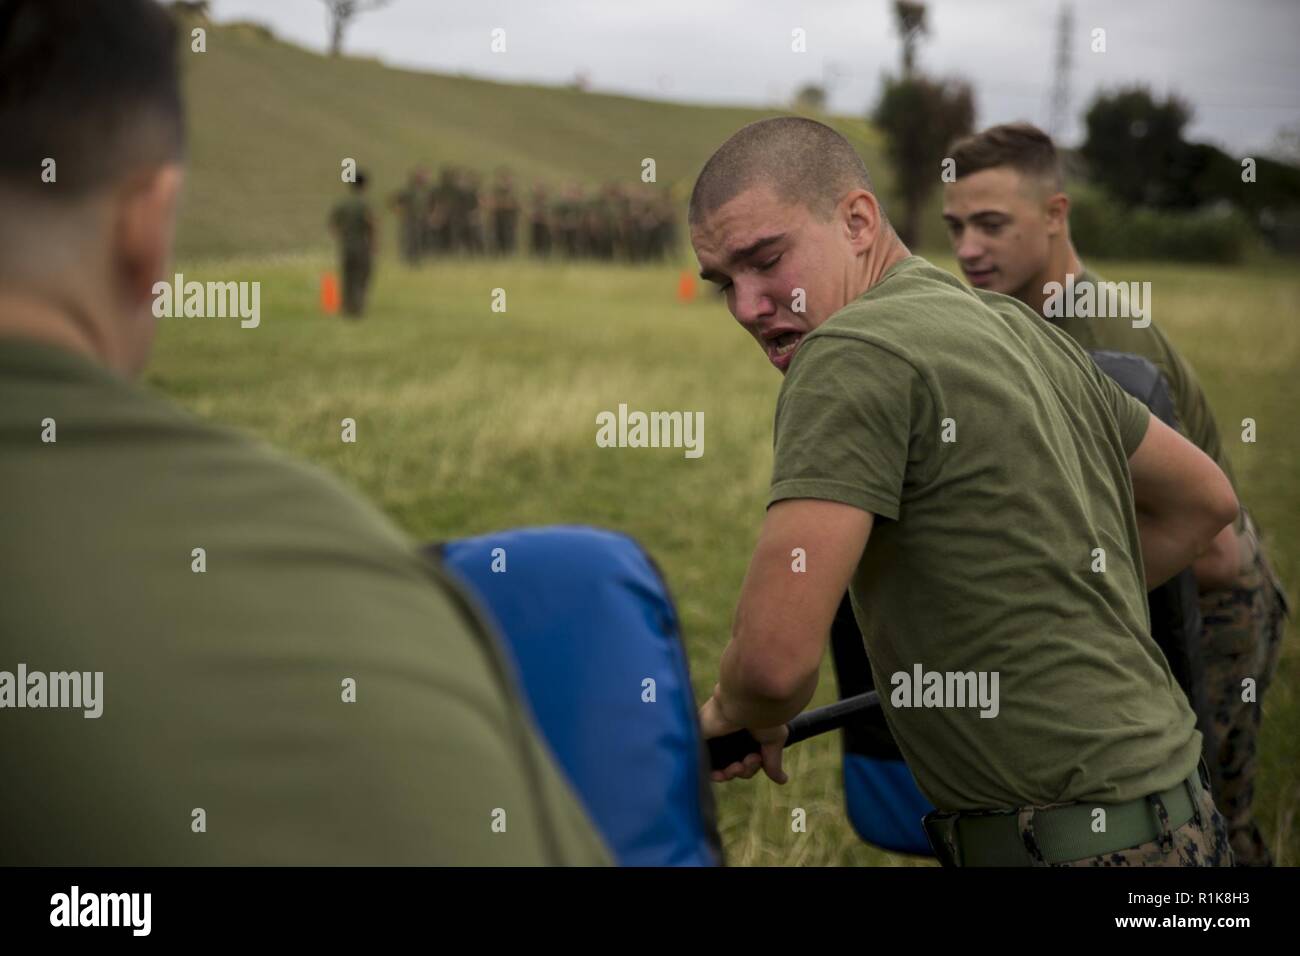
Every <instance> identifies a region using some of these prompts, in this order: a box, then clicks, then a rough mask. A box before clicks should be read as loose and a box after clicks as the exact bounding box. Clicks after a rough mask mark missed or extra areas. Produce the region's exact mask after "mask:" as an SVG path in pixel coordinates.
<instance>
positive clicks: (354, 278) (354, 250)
mask: <svg viewBox="0 0 1300 956" xmlns="http://www.w3.org/2000/svg"><path fill="white" fill-rule="evenodd" d="M365 189H366V175H365V173H362V172H360V171H358V172H357V178H356V181H355V182H353V183H352V194H351V195H350V196H348V197H347V198H345V199H341V200H339V202H338V204H337V205H336V206H335V207H334V211H333V212H332V213H331V214H330V230H331V231H332V232H333V233H334V235H335V237H336V238H337V239H338V241H339V254H340V272H341V274H342V282H343V313H344V314H345V315H348V316H351V317H352V318H360V317H361V315H362V313H363V312H364V311H365V307H366V290H367V289H368V288H369V286H370V274H371V268H372V264H373V258H374V248H375V221H374V216H373V215H371V212H370V204H369V203H367V202H366V199H365Z"/></svg>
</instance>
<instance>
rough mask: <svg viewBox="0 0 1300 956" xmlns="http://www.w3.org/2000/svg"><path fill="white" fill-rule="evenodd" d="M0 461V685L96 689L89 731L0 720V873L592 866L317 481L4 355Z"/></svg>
mask: <svg viewBox="0 0 1300 956" xmlns="http://www.w3.org/2000/svg"><path fill="white" fill-rule="evenodd" d="M46 419H52V420H53V427H54V428H55V429H56V431H55V433H54V437H55V438H56V441H54V442H45V441H42V434H43V431H45V430H46V429H47V426H48V424H49V423H48V422H46V423H44V424H43V422H44V420H46ZM0 461H3V465H2V466H0V500H2V501H3V509H2V510H0V516H2V517H0V574H2V575H3V576H2V578H0V671H8V672H10V673H16V671H17V667H18V665H19V664H20V663H23V664H26V666H27V669H28V671H44V672H51V671H73V670H75V671H83V672H95V671H102V672H103V702H102V706H103V713H102V716H100V717H98V718H96V719H87V718H85V717H83V713H82V711H81V710H53V709H31V708H29V709H9V708H6V709H3V710H0V759H2V761H3V765H4V768H5V774H4V776H5V779H4V785H3V786H0V819H3V820H4V834H5V835H4V839H3V840H0V864H6V865H8V864H78V865H136V864H146V865H152V864H308V865H314V864H437V865H478V864H484V865H510V864H544V865H554V864H607V863H609V862H610V856H609V854H608V851H607V849H606V848H605V846H604V844H603V842H602V841H601V839H600V837H599V836H598V835H597V833H596V831H595V830H594V828H593V826H592V824H591V823H590V822H589V819H588V818H587V816H586V814H585V812H584V810H583V809H582V808H581V806H580V805H579V803H578V801H577V799H576V797H575V795H574V794H573V793H572V791H571V790H570V788H569V785H568V783H567V782H566V780H565V779H564V778H562V776H561V773H560V771H559V770H558V769H557V767H556V765H555V764H553V762H552V759H551V757H550V756H549V752H548V751H547V749H546V746H545V744H544V743H543V742H542V741H541V739H540V738H539V737H538V736H537V734H536V733H535V731H534V730H533V729H532V727H531V725H530V722H529V718H528V715H527V713H526V711H525V708H524V706H523V705H521V703H520V702H519V700H518V698H517V697H516V694H515V691H514V690H513V683H512V681H511V680H510V678H509V677H508V676H507V670H506V667H507V665H506V664H505V663H504V662H503V657H502V653H501V651H500V650H499V649H498V647H497V646H496V644H495V643H494V639H493V638H492V636H491V635H490V633H489V631H488V629H487V628H486V627H485V626H484V624H483V622H482V621H481V620H480V619H479V617H478V616H477V614H476V613H475V612H474V611H473V610H472V609H471V608H470V607H469V606H468V605H467V604H466V602H465V600H464V598H463V597H461V596H460V594H459V592H458V591H457V590H456V589H455V588H454V587H453V586H452V585H450V584H449V583H448V581H447V579H446V578H445V577H444V576H443V574H442V572H441V571H439V570H438V569H437V568H436V567H434V566H432V565H431V564H429V563H427V562H426V561H424V560H423V559H422V558H421V557H420V556H419V555H418V554H417V553H416V552H415V551H414V550H413V548H412V547H411V546H410V544H409V543H408V542H407V541H406V540H405V539H404V538H403V537H402V536H401V535H400V534H399V533H398V532H397V531H396V530H395V529H394V528H393V527H392V526H391V525H390V524H389V523H388V521H387V520H386V519H384V518H383V517H382V516H381V515H380V514H379V513H378V512H377V511H375V510H374V509H372V508H371V507H369V506H368V505H367V504H365V503H364V502H363V501H362V500H361V499H359V498H358V497H357V496H356V495H355V494H352V493H350V492H348V491H347V490H345V489H344V488H343V487H342V486H341V485H339V484H338V483H336V482H335V481H334V480H332V479H331V478H329V477H327V476H326V475H325V474H323V473H321V472H320V471H317V470H315V469H313V468H310V467H306V466H304V465H301V464H298V463H296V462H294V461H291V460H289V459H286V458H284V457H281V456H280V455H278V454H276V453H275V452H273V451H271V450H270V449H268V448H266V447H263V446H262V445H260V444H258V443H256V442H255V441H253V440H251V439H250V438H248V437H245V436H243V435H241V434H239V433H236V432H233V431H230V430H227V429H224V428H218V427H214V426H211V425H208V424H206V423H204V422H202V421H199V420H197V419H195V418H193V417H191V416H190V415H188V414H186V413H183V412H182V411H180V410H178V409H176V408H174V407H172V406H171V405H169V404H168V403H166V402H164V401H162V400H160V399H158V398H156V397H153V396H152V395H150V394H148V393H147V392H145V391H143V390H141V389H140V388H138V387H136V386H134V385H132V384H130V383H128V382H126V381H125V380H122V379H120V378H118V377H117V376H115V375H114V374H112V373H111V372H109V371H107V370H105V369H103V368H101V367H99V366H97V365H95V364H93V363H92V362H90V361H89V360H87V359H85V358H82V357H80V356H77V355H74V354H72V353H68V352H64V351H61V350H57V349H54V348H50V347H47V346H43V345H38V344H35V343H28V342H22V341H17V340H8V341H6V340H0ZM196 548H202V549H204V551H205V560H206V570H205V571H203V572H202V573H197V572H196V571H195V570H193V569H192V567H193V565H194V562H195V561H196V558H195V556H194V555H193V549H196ZM345 679H351V680H352V681H355V702H353V703H347V702H344V700H343V696H344V687H343V684H344V681H345ZM198 808H201V809H202V810H203V811H204V813H205V815H206V832H194V830H193V828H192V823H193V820H194V817H193V811H194V810H196V809H198ZM502 812H504V820H505V831H504V832H494V831H493V826H492V824H493V821H494V815H495V818H496V819H500V817H501V814H502Z"/></svg>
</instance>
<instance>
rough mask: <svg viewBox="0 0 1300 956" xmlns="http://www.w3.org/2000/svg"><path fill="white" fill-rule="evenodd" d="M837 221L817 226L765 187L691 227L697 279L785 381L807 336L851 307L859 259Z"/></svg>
mask: <svg viewBox="0 0 1300 956" xmlns="http://www.w3.org/2000/svg"><path fill="white" fill-rule="evenodd" d="M840 220H841V216H840V215H839V212H838V211H837V213H836V215H835V216H832V217H831V220H830V221H829V222H820V221H819V220H818V219H817V217H816V216H814V215H813V214H812V212H811V211H810V210H809V209H808V208H807V207H805V206H804V205H802V204H801V203H789V202H785V201H783V200H782V199H780V198H779V197H778V196H777V195H776V192H775V190H773V189H772V187H771V186H768V185H766V184H764V185H758V186H753V187H751V188H749V189H746V190H745V191H744V192H742V193H740V194H739V195H737V196H736V197H735V198H733V199H731V200H729V201H728V202H726V203H724V204H723V205H722V206H720V207H719V208H718V209H716V210H714V211H713V212H712V213H710V214H709V215H707V216H705V217H704V219H703V220H702V221H701V222H698V223H696V224H695V225H693V226H692V227H691V244H692V245H693V246H694V247H695V255H696V257H697V258H698V259H699V261H700V266H701V269H700V277H701V278H703V279H708V280H709V281H710V282H713V283H716V284H717V286H718V293H719V294H720V295H722V296H724V297H725V298H726V300H727V308H728V309H729V310H730V311H731V314H732V315H733V316H735V317H736V321H737V322H739V323H740V324H741V326H742V327H744V329H745V331H747V332H748V333H749V334H750V335H752V336H753V337H754V339H755V341H757V342H758V344H759V346H760V347H761V348H762V349H763V351H764V353H766V355H767V358H768V361H770V362H771V363H772V364H773V365H775V366H776V367H777V369H778V370H779V371H780V372H781V374H783V375H784V374H785V372H786V370H787V369H788V368H789V367H790V362H791V360H792V359H793V358H794V353H795V351H796V350H797V349H798V348H799V344H800V343H801V342H802V341H803V338H804V336H805V335H807V334H808V333H809V332H811V331H812V330H813V329H815V328H817V326H819V325H821V324H822V323H823V322H825V321H826V320H827V319H828V318H830V317H831V315H832V314H834V313H835V312H837V311H838V310H839V309H841V308H843V307H844V306H845V305H847V304H848V301H849V295H848V291H847V290H848V287H849V281H850V275H851V267H852V265H853V263H854V260H855V258H856V253H855V252H854V249H853V247H852V245H850V241H849V232H848V227H847V225H846V223H844V222H841V221H840ZM796 289H801V290H803V291H802V295H799V294H797V293H796V291H795V290H796ZM800 306H802V308H801V309H800ZM796 309H799V311H796Z"/></svg>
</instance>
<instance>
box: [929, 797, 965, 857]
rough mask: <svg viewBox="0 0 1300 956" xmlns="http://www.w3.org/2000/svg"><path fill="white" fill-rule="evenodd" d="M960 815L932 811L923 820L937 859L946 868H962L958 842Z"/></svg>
mask: <svg viewBox="0 0 1300 956" xmlns="http://www.w3.org/2000/svg"><path fill="white" fill-rule="evenodd" d="M960 816H961V814H959V813H944V812H943V811H941V810H932V811H930V812H929V813H927V814H926V815H925V816H923V817H922V818H921V826H922V828H924V830H925V835H926V838H927V839H928V840H929V841H930V848H931V849H932V850H934V855H935V858H936V859H938V861H939V862H940V863H941V864H942V865H944V866H958V867H959V866H961V865H962V862H961V845H960V844H959V843H958V841H957V820H958V818H959V817H960Z"/></svg>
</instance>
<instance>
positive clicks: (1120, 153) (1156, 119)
mask: <svg viewBox="0 0 1300 956" xmlns="http://www.w3.org/2000/svg"><path fill="white" fill-rule="evenodd" d="M1191 118H1192V109H1191V107H1190V106H1188V105H1187V103H1186V102H1184V101H1183V100H1181V99H1179V98H1178V97H1177V96H1173V95H1170V96H1168V97H1166V98H1165V100H1164V101H1163V102H1159V101H1157V100H1156V99H1155V98H1154V97H1153V96H1152V95H1151V92H1150V91H1149V90H1148V89H1146V88H1145V87H1142V86H1134V87H1129V88H1127V89H1121V90H1118V91H1116V92H1114V93H1110V94H1102V95H1100V96H1098V97H1097V98H1096V99H1095V100H1094V101H1093V103H1092V105H1091V106H1090V107H1088V112H1087V113H1086V114H1085V115H1084V124H1085V126H1086V127H1087V138H1086V139H1085V140H1084V143H1083V149H1082V150H1081V152H1082V153H1083V157H1084V159H1086V160H1087V161H1088V166H1089V168H1090V170H1091V172H1092V177H1093V179H1095V180H1096V181H1097V182H1098V183H1100V184H1101V185H1102V186H1103V187H1104V188H1105V189H1106V191H1107V192H1109V193H1110V194H1111V195H1112V196H1114V197H1115V198H1116V199H1118V200H1120V202H1122V203H1124V204H1125V205H1128V206H1139V205H1149V206H1156V207H1160V208H1166V209H1171V208H1188V207H1191V206H1195V205H1196V204H1197V202H1198V200H1199V198H1200V197H1197V196H1196V195H1195V194H1194V193H1193V192H1192V190H1191V189H1190V180H1191V179H1192V177H1193V175H1194V174H1195V170H1194V168H1193V167H1195V166H1198V165H1200V164H1199V162H1197V161H1196V157H1195V156H1194V155H1193V150H1192V149H1191V147H1190V145H1189V144H1188V143H1186V142H1184V140H1183V130H1184V128H1186V126H1187V124H1188V122H1189V121H1190V120H1191Z"/></svg>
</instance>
